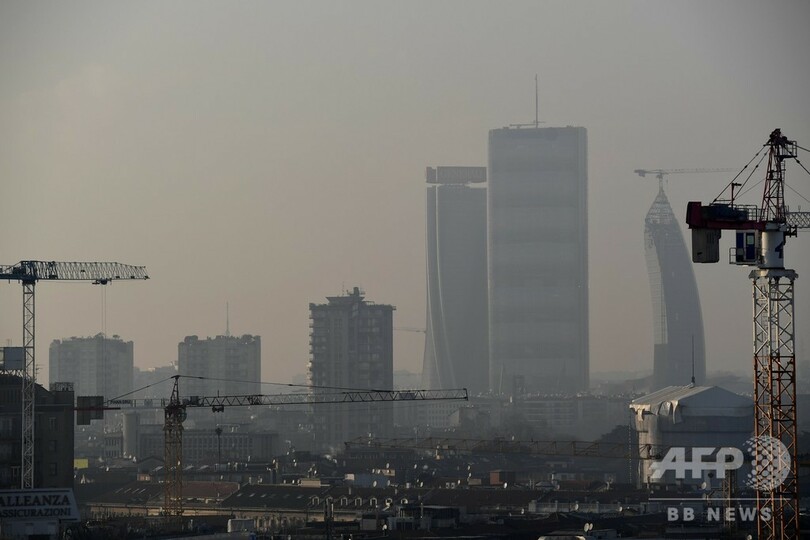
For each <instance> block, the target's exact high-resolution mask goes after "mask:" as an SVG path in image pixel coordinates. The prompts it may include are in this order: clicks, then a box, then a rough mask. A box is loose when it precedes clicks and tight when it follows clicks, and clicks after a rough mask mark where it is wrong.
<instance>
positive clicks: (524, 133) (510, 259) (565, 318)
mask: <svg viewBox="0 0 810 540" xmlns="http://www.w3.org/2000/svg"><path fill="white" fill-rule="evenodd" d="M487 212H488V248H489V260H488V267H489V268H488V275H489V348H490V369H489V380H490V389H491V390H492V391H493V392H495V393H500V394H517V393H522V392H524V391H525V392H531V393H543V394H549V393H572V392H578V391H582V390H587V388H588V362H589V360H588V223H587V133H586V130H585V128H582V127H565V128H517V129H512V128H504V129H495V130H492V131H490V133H489V185H488V198H487Z"/></svg>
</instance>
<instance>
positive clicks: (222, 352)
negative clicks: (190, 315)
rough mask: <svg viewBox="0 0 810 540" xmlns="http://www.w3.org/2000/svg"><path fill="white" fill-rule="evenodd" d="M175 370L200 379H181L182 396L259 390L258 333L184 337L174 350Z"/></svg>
mask: <svg viewBox="0 0 810 540" xmlns="http://www.w3.org/2000/svg"><path fill="white" fill-rule="evenodd" d="M177 353H178V354H177V373H178V375H188V376H191V377H203V379H194V378H184V379H181V381H180V384H181V387H180V394H181V395H183V396H216V395H221V396H242V395H247V394H260V393H262V389H261V380H262V347H261V338H260V337H259V336H251V335H244V336H241V337H236V336H217V337H215V338H210V337H209V338H205V339H199V338H198V337H197V336H188V337H186V338H185V339H184V340H183V341H182V342H181V343H180V344H179V345H178V351H177Z"/></svg>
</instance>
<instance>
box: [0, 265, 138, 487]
mask: <svg viewBox="0 0 810 540" xmlns="http://www.w3.org/2000/svg"><path fill="white" fill-rule="evenodd" d="M0 279H5V280H9V281H19V282H20V283H21V284H22V287H23V347H22V348H23V357H24V358H23V365H22V366H20V367H21V369H18V370H15V371H17V372H18V374H19V376H20V378H21V379H22V464H21V479H20V481H21V487H22V489H33V488H34V433H35V432H34V417H35V415H34V413H35V407H36V404H35V399H34V398H35V391H36V382H37V381H36V378H37V369H36V356H35V355H34V329H35V320H34V285H36V283H37V281H90V282H92V283H94V284H97V285H106V284H107V283H109V282H111V281H113V280H123V279H149V276H148V275H147V274H146V268H145V267H143V266H130V265H127V264H119V263H114V262H112V263H111V262H55V261H48V262H45V261H20V262H19V263H17V264H14V265H10V266H0Z"/></svg>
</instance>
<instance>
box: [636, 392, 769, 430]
mask: <svg viewBox="0 0 810 540" xmlns="http://www.w3.org/2000/svg"><path fill="white" fill-rule="evenodd" d="M753 407H754V402H753V401H752V400H751V398H747V397H745V396H741V395H739V394H735V393H734V392H731V391H729V390H725V389H724V388H720V387H719V386H695V385H691V384H690V385H687V386H667V387H666V388H662V389H661V390H657V391H655V392H653V393H651V394H647V395H646V396H642V397H640V398H637V399H634V400H633V401H632V402H631V403H630V408H631V409H633V411H634V412H635V414H636V416H637V417H638V419H639V420H641V418H642V417H643V416H644V415H649V414H653V415H656V416H659V417H668V419H670V420H671V421H672V423H673V424H678V423H680V422H682V421H683V418H684V417H685V416H730V417H741V416H742V417H744V416H752V415H753Z"/></svg>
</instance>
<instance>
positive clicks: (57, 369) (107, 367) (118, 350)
mask: <svg viewBox="0 0 810 540" xmlns="http://www.w3.org/2000/svg"><path fill="white" fill-rule="evenodd" d="M48 353H49V354H48V378H49V380H50V383H51V384H54V383H57V382H69V383H73V389H74V392H75V393H76V395H77V396H104V398H105V399H114V398H117V397H119V396H123V395H124V394H127V393H129V392H131V391H132V390H134V386H133V382H132V374H133V366H134V355H133V344H132V342H131V341H123V340H122V339H121V338H120V337H119V336H113V337H112V338H108V337H106V336H105V335H104V334H96V335H95V336H93V337H84V338H80V337H72V338H67V339H63V340H61V341H60V340H58V339H57V340H54V341H53V342H52V343H51V346H50V350H49V351H48Z"/></svg>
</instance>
